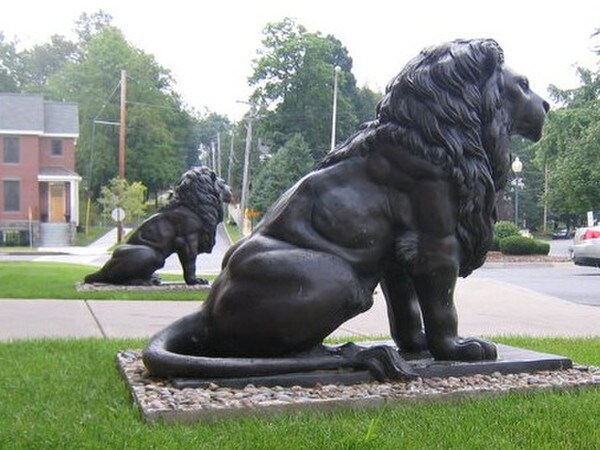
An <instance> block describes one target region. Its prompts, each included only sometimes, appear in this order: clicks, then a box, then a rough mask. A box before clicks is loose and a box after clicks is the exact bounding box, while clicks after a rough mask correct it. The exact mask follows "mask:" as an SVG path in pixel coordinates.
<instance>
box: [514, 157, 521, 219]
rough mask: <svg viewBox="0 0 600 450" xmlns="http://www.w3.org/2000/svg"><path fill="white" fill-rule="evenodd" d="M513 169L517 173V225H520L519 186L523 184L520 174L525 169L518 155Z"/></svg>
mask: <svg viewBox="0 0 600 450" xmlns="http://www.w3.org/2000/svg"><path fill="white" fill-rule="evenodd" d="M511 167H512V170H513V172H514V173H515V181H514V183H515V225H517V226H518V225H519V187H520V186H521V179H520V178H519V174H520V173H521V171H522V170H523V163H522V162H521V160H520V159H519V157H518V156H517V157H516V158H515V160H514V161H513V163H512V166H511Z"/></svg>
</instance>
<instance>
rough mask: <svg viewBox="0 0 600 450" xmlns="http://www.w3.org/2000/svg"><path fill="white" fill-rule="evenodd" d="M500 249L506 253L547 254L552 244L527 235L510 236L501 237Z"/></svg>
mask: <svg viewBox="0 0 600 450" xmlns="http://www.w3.org/2000/svg"><path fill="white" fill-rule="evenodd" d="M499 244H500V251H501V252H502V253H504V254H505V255H547V254H548V253H550V244H548V243H547V242H543V241H538V240H537V239H532V238H528V237H525V236H520V235H519V236H509V237H506V238H504V239H500V241H499Z"/></svg>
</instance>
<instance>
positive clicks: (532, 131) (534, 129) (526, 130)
mask: <svg viewBox="0 0 600 450" xmlns="http://www.w3.org/2000/svg"><path fill="white" fill-rule="evenodd" d="M542 127H543V121H542V123H541V124H539V123H532V122H529V121H526V122H522V123H520V124H518V125H517V126H516V127H515V128H514V130H513V132H512V133H511V134H518V135H519V136H522V137H524V138H525V139H528V140H530V141H533V142H538V141H539V140H540V139H541V138H542Z"/></svg>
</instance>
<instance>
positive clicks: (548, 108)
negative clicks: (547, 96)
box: [542, 100, 550, 112]
mask: <svg viewBox="0 0 600 450" xmlns="http://www.w3.org/2000/svg"><path fill="white" fill-rule="evenodd" d="M542 104H543V105H544V111H546V112H548V111H550V103H548V102H547V101H546V100H544V101H543V102H542Z"/></svg>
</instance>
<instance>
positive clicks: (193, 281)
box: [186, 278, 208, 286]
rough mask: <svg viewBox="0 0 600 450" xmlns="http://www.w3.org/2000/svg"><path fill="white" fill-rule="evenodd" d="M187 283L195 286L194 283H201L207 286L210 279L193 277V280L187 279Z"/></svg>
mask: <svg viewBox="0 0 600 450" xmlns="http://www.w3.org/2000/svg"><path fill="white" fill-rule="evenodd" d="M186 284H188V285H190V286H193V285H196V284H200V285H203V286H205V285H207V284H208V280H205V279H204V278H193V279H191V280H187V281H186Z"/></svg>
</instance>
